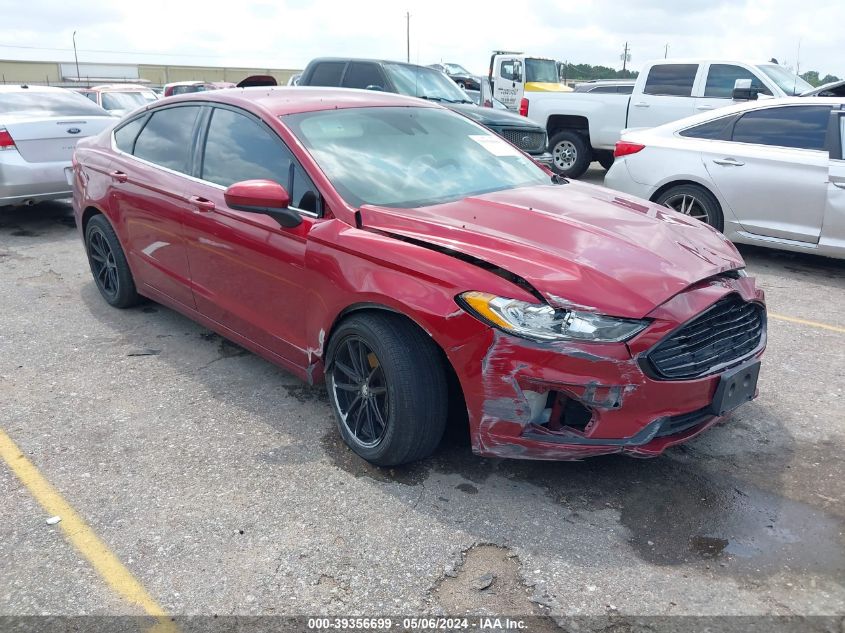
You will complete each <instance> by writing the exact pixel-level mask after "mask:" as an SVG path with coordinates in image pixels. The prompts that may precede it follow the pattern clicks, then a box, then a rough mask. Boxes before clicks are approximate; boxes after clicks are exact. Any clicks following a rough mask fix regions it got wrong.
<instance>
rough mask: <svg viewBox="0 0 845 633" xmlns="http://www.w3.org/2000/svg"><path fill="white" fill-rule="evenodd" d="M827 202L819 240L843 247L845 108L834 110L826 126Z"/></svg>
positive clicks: (844, 223)
mask: <svg viewBox="0 0 845 633" xmlns="http://www.w3.org/2000/svg"><path fill="white" fill-rule="evenodd" d="M828 147H829V148H830V165H829V167H828V176H829V177H828V185H827V204H826V210H825V216H824V222H823V224H822V234H821V238H820V240H819V241H821V242H826V243H828V244H835V245H837V246H838V247H839V248H845V110H843V109H839V110H834V111H833V112H832V113H831V121H830V125H829V126H828Z"/></svg>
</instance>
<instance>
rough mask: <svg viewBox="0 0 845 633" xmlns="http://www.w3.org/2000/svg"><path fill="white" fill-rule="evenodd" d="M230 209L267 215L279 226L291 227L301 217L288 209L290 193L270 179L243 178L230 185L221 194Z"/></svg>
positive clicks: (296, 223) (300, 220)
mask: <svg viewBox="0 0 845 633" xmlns="http://www.w3.org/2000/svg"><path fill="white" fill-rule="evenodd" d="M223 198H224V199H225V200H226V204H227V205H228V206H229V208H230V209H235V210H237V211H246V212H248V213H261V214H262V215H269V216H270V217H271V218H273V219H274V220H275V221H276V222H278V223H279V225H280V226H283V227H285V228H286V229H292V228H293V227H295V226H299V225H300V224H301V223H302V217H301V216H300V215H299V214H298V213H297V212H296V211H294V210H292V209H289V208H288V207H289V206H290V195H289V194H288V192H287V191H285V188H284V187H282V185H280V184H279V183H277V182H273V181H272V180H244V181H242V182H236V183H235V184H233V185H230V186H229V188H228V189H226V192H225V193H224V194H223Z"/></svg>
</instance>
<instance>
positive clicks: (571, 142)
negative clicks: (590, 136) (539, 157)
mask: <svg viewBox="0 0 845 633" xmlns="http://www.w3.org/2000/svg"><path fill="white" fill-rule="evenodd" d="M549 147H550V148H551V154H552V158H554V161H553V162H552V169H554V171H555V172H557V173H558V174H560V175H561V176H563V177H564V178H578V177H579V176H581V175H582V174H583V173H584V172H585V171H587V168H588V167H589V166H590V163H591V162H592V161H593V152H592V148H591V147H590V145H589V143H587V141H586V140H585V139H584V137H583V136H582V135H581V134H579V133H578V132H575V131H573V130H564V131H563V132H558V133H557V134H555V135H554V136H553V137H552V140H551V141H550V142H549Z"/></svg>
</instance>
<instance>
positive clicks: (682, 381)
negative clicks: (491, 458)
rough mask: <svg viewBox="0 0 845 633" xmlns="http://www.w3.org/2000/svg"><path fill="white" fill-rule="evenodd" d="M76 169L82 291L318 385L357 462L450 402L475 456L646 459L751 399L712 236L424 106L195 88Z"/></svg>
mask: <svg viewBox="0 0 845 633" xmlns="http://www.w3.org/2000/svg"><path fill="white" fill-rule="evenodd" d="M74 164H75V166H74V210H75V213H76V219H77V224H78V226H79V229H80V231H81V233H82V237H83V240H84V243H85V248H86V250H87V253H88V259H89V262H90V265H91V271H92V273H93V276H94V280H95V282H96V284H97V287H98V288H99V290H100V293H101V294H102V296H103V298H104V299H105V300H106V301H107V302H108V303H109V304H111V305H113V306H115V307H118V308H125V307H129V306H131V305H134V304H135V303H137V302H138V301H139V299H140V298H141V296H144V297H148V298H150V299H153V300H155V301H157V302H159V303H162V304H164V305H167V306H169V307H171V308H173V309H175V310H178V311H179V312H181V313H183V314H185V315H187V316H189V317H190V318H192V319H194V320H196V321H198V322H200V323H202V324H203V325H205V326H206V327H208V328H211V329H212V330H215V331H216V332H219V333H220V334H221V335H223V336H225V337H227V338H229V339H231V340H233V341H235V342H237V343H239V344H240V345H242V346H244V347H246V348H248V349H250V350H252V351H253V352H255V353H256V354H258V355H260V356H262V357H264V358H266V359H268V360H270V361H271V362H273V363H276V364H278V365H280V366H282V367H284V368H285V369H287V370H289V371H291V372H293V373H295V374H296V375H298V376H300V377H301V378H302V379H303V380H306V381H308V382H309V383H319V382H321V381H323V380H325V382H326V385H327V389H328V393H329V400H330V403H331V406H332V408H333V409H334V413H335V416H336V418H337V425H338V428H339V430H340V433H341V434H342V436H343V438H344V440H345V441H346V442H347V444H348V445H349V446H350V447H351V448H352V449H353V450H354V451H355V452H356V453H358V454H359V455H361V456H362V457H364V458H365V459H367V460H369V461H371V462H373V463H376V464H380V465H395V464H401V463H405V462H409V461H412V460H415V459H420V458H422V457H425V456H426V455H428V454H430V453H431V452H432V451H434V450H435V448H436V447H437V445H438V442H439V441H440V439H441V436H442V435H443V432H444V428H445V426H446V424H447V421H448V422H449V423H453V424H466V423H467V420H468V424H469V428H470V432H471V437H472V446H473V450H474V451H475V452H476V453H478V454H481V455H495V456H502V457H523V458H534V459H579V458H583V457H587V456H591V455H600V454H607V453H618V452H622V453H629V454H632V455H636V456H640V457H644V456H654V455H658V454H659V453H661V452H662V451H663V450H664V449H665V448H667V447H668V446H671V445H673V444H677V443H679V442H683V441H685V440H688V439H689V438H691V437H693V436H695V435H696V434H698V433H700V432H701V431H703V430H704V429H706V428H708V427H709V426H711V425H712V424H714V423H715V422H716V421H718V420H720V419H722V418H724V417H725V416H726V415H728V414H729V412H730V411H732V410H733V409H735V408H736V407H737V406H740V405H741V404H743V403H744V402H746V401H748V400H750V399H752V398H753V397H755V395H756V384H757V375H758V372H759V367H760V362H759V360H760V356H761V354H762V352H763V349H764V347H765V341H766V332H765V329H766V313H765V307H764V303H763V293H762V291H761V290H759V289H758V288H757V287H756V286H755V283H754V280H753V279H752V278H749V277H747V276H746V274H745V270H744V263H743V261H742V258H741V257H740V255H739V254H738V253H737V251H736V250H735V249H734V247H733V246H732V245H731V244H730V243H729V242H728V241H726V240H725V239H724V238H723V237H722V236H721V234H719V233H718V232H716V231H715V230H713V229H711V228H710V227H709V226H707V225H705V224H703V223H701V222H699V221H697V220H693V219H690V218H689V217H686V216H684V215H681V214H679V213H676V212H674V211H672V210H670V209H667V208H664V207H659V206H655V205H653V204H649V203H647V202H644V201H640V200H635V199H631V198H628V197H625V196H620V195H618V194H616V193H614V192H611V191H609V190H606V189H603V188H601V187H595V186H590V185H586V184H581V183H575V182H566V181H564V180H560V179H558V178H557V177H556V176H552V175H550V173H549V172H547V171H545V170H544V169H542V168H540V167H538V166H537V165H535V164H534V163H533V162H532V161H531V160H530V159H529V158H528V157H527V156H526V155H524V154H522V153H521V152H520V151H519V150H517V149H516V148H515V147H513V146H512V145H509V144H508V143H507V142H506V141H504V140H502V139H501V138H499V137H498V136H496V135H495V134H493V133H491V132H489V131H488V130H487V129H486V128H483V127H481V126H479V125H477V124H475V123H473V122H472V121H469V120H468V119H466V118H465V117H462V116H460V115H457V114H454V113H452V112H450V111H449V110H446V109H444V108H441V107H439V106H437V105H436V104H433V103H427V102H423V101H420V100H416V99H412V98H408V97H403V96H398V95H393V94H385V93H379V92H372V91H354V90H330V89H309V88H305V89H303V88H278V89H266V88H262V89H258V88H253V89H246V90H224V91H215V92H206V93H198V94H193V95H186V96H184V97H179V98H176V99H169V100H167V101H166V102H159V103H153V104H150V105H149V106H147V107H146V108H145V109H144V110H143V111H138V112H136V113H134V114H133V115H132V116H131V117H129V118H127V119H124V120H123V121H121V122H120V123H119V124H118V125H117V126H116V128H115V129H113V130H110V131H107V132H105V133H103V134H100V135H99V136H97V137H92V138H91V139H87V140H85V141H82V142H80V143H79V145H78V146H77V151H76V157H75V161H74Z"/></svg>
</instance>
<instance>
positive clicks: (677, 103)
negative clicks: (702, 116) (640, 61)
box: [627, 64, 698, 128]
mask: <svg viewBox="0 0 845 633" xmlns="http://www.w3.org/2000/svg"><path fill="white" fill-rule="evenodd" d="M697 73H698V64H654V65H653V66H652V67H651V68H650V69H649V70H648V76H647V77H646V81H645V84H644V85H643V91H642V93H641V94H635V95H633V96H632V97H631V102H630V105H629V106H628V124H627V127H629V128H635V127H655V126H657V125H663V124H664V123H668V122H669V121H676V120H678V119H683V118H684V117H688V116H690V115H692V114H693V113H694V112H695V99H694V98H693V96H692V88H693V86H694V85H695V78H696V74H697Z"/></svg>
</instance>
